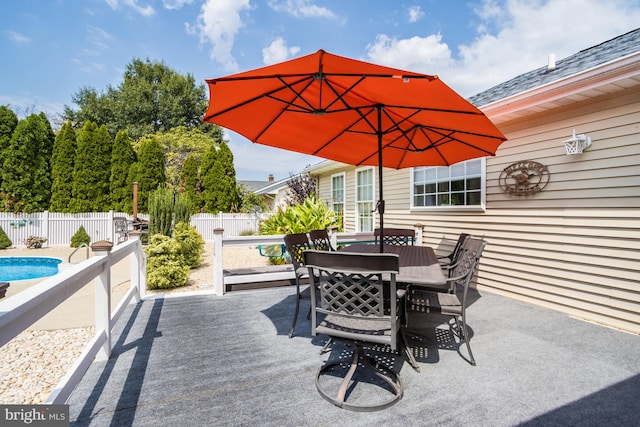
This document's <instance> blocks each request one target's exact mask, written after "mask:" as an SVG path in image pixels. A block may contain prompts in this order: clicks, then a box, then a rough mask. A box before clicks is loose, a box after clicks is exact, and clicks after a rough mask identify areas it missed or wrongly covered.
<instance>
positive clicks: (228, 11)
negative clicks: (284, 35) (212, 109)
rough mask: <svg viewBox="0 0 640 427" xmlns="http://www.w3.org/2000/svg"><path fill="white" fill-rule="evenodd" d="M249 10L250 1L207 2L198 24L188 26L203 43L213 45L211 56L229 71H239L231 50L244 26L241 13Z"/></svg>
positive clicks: (207, 0) (212, 0) (210, 0)
mask: <svg viewBox="0 0 640 427" xmlns="http://www.w3.org/2000/svg"><path fill="white" fill-rule="evenodd" d="M249 8H250V4H249V0H226V1H218V0H206V1H205V2H204V3H203V4H202V8H201V10H200V15H199V16H198V21H197V22H196V24H195V25H188V24H187V31H188V32H190V33H192V34H197V35H198V36H199V37H200V42H201V43H203V44H207V43H210V44H211V45H212V47H211V50H210V52H209V56H210V57H211V59H213V60H214V61H216V62H218V63H219V64H221V65H222V66H223V67H224V68H225V70H227V71H236V70H237V69H238V63H237V62H236V60H235V58H234V57H233V54H232V53H231V50H232V49H233V43H234V39H235V35H236V34H237V33H238V30H239V29H240V28H241V27H242V25H243V24H242V19H241V18H240V12H242V11H243V10H246V9H249Z"/></svg>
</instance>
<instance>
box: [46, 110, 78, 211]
mask: <svg viewBox="0 0 640 427" xmlns="http://www.w3.org/2000/svg"><path fill="white" fill-rule="evenodd" d="M75 157H76V132H75V130H74V129H73V126H71V123H69V122H65V123H64V124H63V125H62V128H61V129H60V132H58V135H56V138H55V141H54V144H53V155H52V157H51V180H52V184H51V203H50V204H49V210H51V211H52V212H69V205H70V204H71V200H72V199H73V165H74V161H75Z"/></svg>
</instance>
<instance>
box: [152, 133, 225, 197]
mask: <svg viewBox="0 0 640 427" xmlns="http://www.w3.org/2000/svg"><path fill="white" fill-rule="evenodd" d="M156 137H157V138H158V141H159V142H160V145H161V146H162V151H163V152H164V157H165V162H166V173H167V184H168V185H169V186H171V187H173V188H180V186H181V182H180V174H181V171H182V169H183V168H184V163H185V161H186V159H187V158H188V157H192V158H193V159H195V160H196V163H200V161H201V160H202V157H204V154H205V153H206V152H207V150H208V149H209V147H211V146H212V145H215V144H216V143H217V142H220V141H222V138H220V139H215V138H212V137H211V136H210V135H207V134H205V133H203V132H202V131H201V130H200V129H187V128H186V127H185V126H179V127H176V128H173V129H171V130H169V131H168V132H162V133H157V134H156Z"/></svg>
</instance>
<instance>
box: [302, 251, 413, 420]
mask: <svg viewBox="0 0 640 427" xmlns="http://www.w3.org/2000/svg"><path fill="white" fill-rule="evenodd" d="M304 259H305V265H306V266H307V267H308V269H309V277H310V281H311V282H312V283H313V284H314V286H317V288H318V289H319V301H316V296H315V293H312V294H311V298H312V303H311V334H312V335H314V336H315V335H317V334H323V335H327V336H329V338H330V339H335V340H337V341H341V342H343V343H344V344H346V345H347V346H348V347H349V348H350V354H351V356H350V358H348V359H344V358H339V359H334V360H331V359H329V360H328V361H327V362H325V363H324V365H323V366H322V367H321V368H320V369H319V370H318V373H317V375H316V388H317V389H318V392H319V393H320V395H321V396H322V397H323V398H324V399H326V400H328V401H329V402H331V403H333V404H334V405H336V406H339V407H341V408H345V409H349V410H354V411H373V410H379V409H383V408H387V407H389V406H391V405H393V404H394V403H396V402H397V401H398V400H400V399H401V398H402V395H403V388H402V382H401V380H400V377H399V375H398V374H397V373H396V372H395V371H394V370H393V369H392V368H393V365H392V366H387V365H388V364H389V360H390V359H389V357H388V356H384V357H382V358H379V359H375V358H374V357H373V356H371V355H370V354H369V355H367V356H365V350H364V348H365V347H368V348H369V350H371V346H373V348H374V349H388V348H390V349H391V350H392V351H393V352H396V353H399V351H400V348H401V347H404V349H405V350H406V354H407V357H409V359H410V360H413V355H412V354H411V352H410V351H408V349H407V348H406V340H404V335H403V334H402V330H401V323H402V322H401V313H402V311H401V301H400V298H399V297H398V296H397V295H398V294H397V292H396V275H397V274H398V271H399V270H398V269H399V263H398V256H397V255H395V254H362V253H341V252H327V251H316V250H312V251H305V252H304ZM413 362H415V360H413ZM412 364H413V363H412ZM336 380H337V381H338V383H336ZM366 384H368V385H371V386H372V387H371V388H373V389H374V390H373V391H371V389H370V388H369V387H368V386H367V385H366ZM358 386H360V387H366V388H367V390H368V391H369V392H368V394H367V393H365V395H366V396H367V397H368V398H370V399H371V400H368V399H364V400H365V401H360V399H358V398H357V397H358V396H356V395H360V393H356V391H355V389H356V388H357V387H358ZM329 390H331V391H329ZM351 398H353V399H351Z"/></svg>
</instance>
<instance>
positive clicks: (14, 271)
mask: <svg viewBox="0 0 640 427" xmlns="http://www.w3.org/2000/svg"><path fill="white" fill-rule="evenodd" d="M61 262H62V260H61V259H59V258H49V257H35V256H30V257H13V256H10V257H0V282H11V281H14V280H27V279H37V278H40V277H48V276H53V275H54V274H57V273H58V264H60V263H61Z"/></svg>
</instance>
